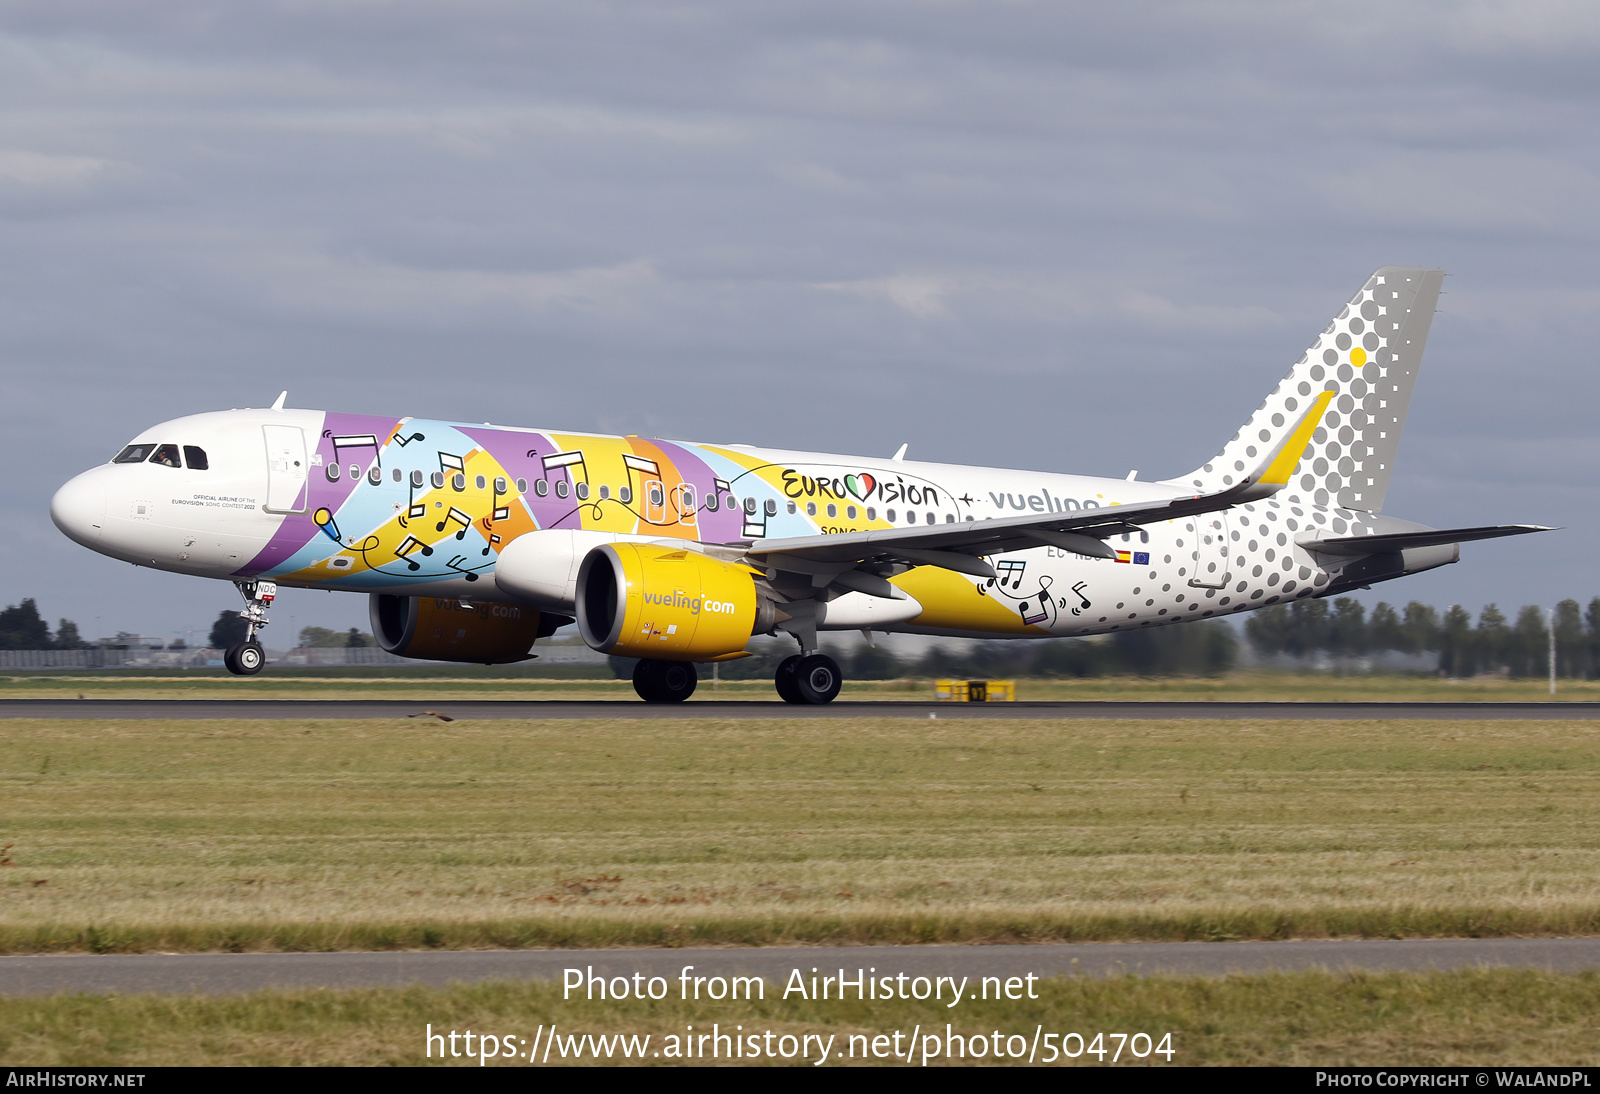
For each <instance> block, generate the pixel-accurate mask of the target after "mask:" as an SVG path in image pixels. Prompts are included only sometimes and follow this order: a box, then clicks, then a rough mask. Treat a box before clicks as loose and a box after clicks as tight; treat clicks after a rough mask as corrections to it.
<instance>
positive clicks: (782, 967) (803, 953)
mask: <svg viewBox="0 0 1600 1094" xmlns="http://www.w3.org/2000/svg"><path fill="white" fill-rule="evenodd" d="M690 966H692V968H691V969H690V971H689V973H688V975H689V976H690V977H695V976H704V977H712V976H723V977H727V976H732V975H736V974H737V975H742V976H759V977H761V978H762V979H764V980H767V981H769V982H771V983H772V984H775V985H778V986H779V987H781V986H782V985H783V984H784V983H785V982H787V980H788V979H789V976H790V974H791V973H792V972H793V971H794V970H795V969H799V970H800V972H801V974H802V976H804V977H805V978H806V980H807V982H808V983H809V980H810V977H811V973H812V970H813V969H814V970H816V972H817V974H818V975H819V976H822V975H833V976H837V975H839V973H840V970H844V974H845V975H846V976H848V977H851V978H854V977H855V976H857V975H858V970H862V969H865V970H868V971H869V972H871V973H872V975H874V976H880V977H881V976H897V975H898V974H900V973H905V974H906V975H907V976H908V977H916V976H926V977H930V978H931V977H936V976H954V977H956V978H957V979H958V980H959V979H960V978H962V977H968V978H969V979H970V982H971V984H972V986H973V988H976V987H977V986H978V985H979V984H980V983H981V978H982V977H985V976H996V977H1001V978H1002V980H1003V979H1004V978H1009V977H1026V976H1028V975H1029V974H1032V975H1034V976H1038V977H1050V976H1095V977H1106V976H1116V975H1122V974H1134V975H1141V976H1151V975H1180V976H1224V975H1227V974H1229V973H1266V972H1289V971H1294V970H1301V969H1329V970H1332V971H1354V970H1366V971H1372V972H1385V971H1405V972H1422V971H1432V970H1439V971H1443V970H1449V969H1466V968H1485V967H1505V968H1536V969H1546V970H1549V971H1552V972H1563V973H1571V972H1580V971H1583V970H1590V969H1600V938H1493V939H1478V938H1443V939H1407V940H1397V941H1389V940H1366V939H1361V940H1353V941H1321V942H1109V943H1072V944H1066V945H1048V946H817V947H801V946H794V947H772V948H763V949H671V950H643V949H640V950H466V951H445V952H439V951H427V952H403V953H262V954H226V953H224V954H113V955H105V956H93V955H55V954H51V955H43V956H24V957H0V994H4V995H53V994H56V993H58V992H88V993H92V994H104V993H108V992H116V993H119V994H132V993H151V992H155V993H163V994H167V993H178V994H184V993H198V994H202V995H226V994H233V993H237V992H247V991H257V990H260V989H263V988H371V987H404V986H408V985H424V986H432V987H443V986H445V985H448V984H452V983H479V982H483V981H489V980H513V981H529V980H556V981H561V980H562V979H563V976H564V971H565V970H567V969H578V970H582V972H583V975H584V978H585V981H586V982H587V979H588V977H589V976H590V975H594V976H599V977H605V978H608V979H609V978H612V977H618V976H623V977H628V978H630V980H631V978H632V976H633V974H634V973H640V974H642V975H643V976H644V977H645V978H646V979H648V978H649V977H652V976H660V977H662V978H664V979H666V980H667V981H668V982H669V984H670V985H671V991H672V994H673V995H674V997H676V995H677V992H678V990H679V988H678V980H679V977H680V976H682V975H683V974H684V969H685V968H686V967H690ZM768 992H769V995H770V994H771V992H772V989H771V988H769V989H768Z"/></svg>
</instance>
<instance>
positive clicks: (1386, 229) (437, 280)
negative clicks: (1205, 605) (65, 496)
mask: <svg viewBox="0 0 1600 1094" xmlns="http://www.w3.org/2000/svg"><path fill="white" fill-rule="evenodd" d="M1597 27H1600V23H1597V19H1596V16H1595V15H1594V14H1593V13H1592V11H1591V9H1590V6H1587V5H1575V4H1574V5H1565V4H1554V3H1551V4H1519V5H1490V4H1482V5H1476V6H1474V5H1455V4H1442V3H1440V4H1432V3H1416V4H1394V3H1392V2H1382V3H1379V2H1371V3H1367V2H1362V3H1355V4H1344V5H1338V6H1337V7H1334V6H1329V5H1321V4H1310V3H1305V4H1298V3H1296V4H1272V5H1261V4H1255V3H1171V4H1154V3H1149V4H1138V3H1135V4H1127V5H1098V4H1097V5H1090V4H1079V5H1057V4H1028V3H1019V4H1011V5H1002V6H996V5H992V4H982V5H979V4H963V3H889V4H873V5H863V4H859V3H851V4H844V3H803V4H802V3H788V4H763V5H723V4H712V3H701V4H607V3H581V4H580V3H572V4H541V5H537V6H533V7H525V6H521V5H505V4H490V3H464V4H453V5H449V6H440V5H435V4H423V3H390V4H369V3H349V4H339V3H330V4H318V5H314V6H310V7H307V6H305V5H300V4H250V5H215V4H202V3H142V4H141V3H132V4H130V3H117V4H103V5H95V4H88V5H71V6H65V5H59V4H44V3H37V4H28V3H23V4H12V5H8V6H7V8H6V11H5V13H4V14H3V15H0V102H4V103H5V106H4V108H0V253H4V254H5V255H6V256H7V261H6V262H4V263H0V369H4V372H5V376H6V379H7V395H8V400H7V403H6V406H5V407H3V408H0V422H3V424H4V429H5V433H6V437H7V439H8V441H10V442H11V443H12V444H13V446H14V447H15V448H16V449H17V450H19V451H20V452H22V453H23V455H22V457H21V459H22V463H23V470H22V472H21V473H19V474H18V475H15V476H13V477H11V478H10V479H9V480H8V481H7V482H6V484H5V485H4V486H3V487H0V516H3V517H4V519H5V520H6V522H7V527H8V528H11V529H14V530H15V531H14V532H13V533H12V534H10V535H8V537H6V538H5V539H3V540H0V573H3V574H5V575H6V576H5V577H4V579H3V581H0V602H12V601H15V600H16V599H17V598H19V597H21V596H29V595H33V596H38V597H39V598H40V601H41V605H42V606H43V607H44V609H45V610H46V611H47V612H48V613H50V614H51V615H53V616H55V615H61V614H66V615H71V616H75V617H77V618H79V619H80V622H85V625H86V626H89V625H90V624H89V623H87V622H86V621H87V620H88V619H90V618H92V617H93V616H94V615H96V614H97V613H98V614H105V613H106V611H107V609H106V608H104V607H103V606H104V605H106V604H115V605H116V607H115V608H114V609H112V610H114V611H125V612H126V613H127V617H126V618H122V619H119V622H118V624H117V625H118V626H129V627H132V626H138V625H149V626H154V625H156V624H155V623H143V622H141V620H142V619H145V618H149V619H159V620H167V621H168V622H167V624H166V625H169V626H177V625H178V622H179V617H180V616H184V617H185V618H187V616H185V615H184V613H190V614H192V611H193V609H192V608H191V606H190V604H189V603H188V601H189V600H190V599H192V596H190V597H183V596H177V597H175V596H174V595H173V594H172V592H171V590H172V589H173V588H175V587H184V588H191V589H193V588H194V586H193V584H192V583H191V584H190V585H183V584H182V583H179V585H177V586H175V585H173V584H172V581H171V580H169V579H166V578H156V577H154V575H150V574H147V573H143V572H139V573H134V572H132V571H128V572H126V573H124V572H123V571H124V570H126V568H125V567H124V568H121V569H118V568H117V567H115V565H114V564H111V563H109V562H104V560H101V561H96V560H94V559H93V558H91V557H90V556H88V554H87V552H83V551H81V550H80V549H78V548H76V547H74V546H72V545H71V544H69V543H67V542H66V541H64V540H62V539H61V537H60V536H59V535H58V534H57V533H56V532H55V531H54V529H53V528H51V527H50V526H49V524H48V519H47V518H46V517H45V516H44V506H45V504H46V502H47V500H48V497H49V494H50V492H51V491H52V490H53V489H54V486H55V485H56V484H57V483H59V482H60V481H61V480H63V479H65V478H66V477H68V476H69V475H70V474H71V473H73V472H74V471H76V470H78V469H80V468H81V467H83V466H86V465H87V464H89V463H92V462H95V461H98V460H100V459H104V458H105V457H106V456H107V455H109V453H110V452H111V451H113V450H114V449H115V448H116V447H117V445H119V444H120V443H121V442H122V441H123V440H125V439H126V437H127V436H128V435H131V434H132V433H133V432H135V431H136V430H138V429H140V428H142V427H143V426H145V425H146V424H149V423H151V422H154V421H158V420H161V419H164V418H169V417H173V416H176V415H178V414H181V413H188V412H192V411H198V410H203V409H211V408H214V407H218V406H224V407H225V406H235V405H248V404H256V405H260V404H261V403H264V402H266V401H268V400H270V399H271V398H272V397H273V396H274V395H276V394H277V391H278V390H279V389H280V388H283V387H288V388H289V389H290V391H291V401H292V402H294V403H297V404H299V405H317V406H327V407H330V408H335V409H344V410H354V411H370V412H378V413H397V414H399V413H430V414H438V415H441V416H447V417H457V418H461V419H465V420H475V421H478V420H483V419H484V418H493V419H495V420H504V421H509V422H515V423H521V424H535V425H553V426H561V427H567V428H598V429H609V430H615V431H619V432H655V433H662V434H666V435H678V436H689V437H705V438H717V439H726V440H741V439H743V440H756V441H763V442H770V443H774V444H782V445H789V446H794V447H812V448H831V449H837V450H843V451H862V452H892V451H893V450H894V448H895V447H897V446H898V444H899V443H900V442H901V441H910V442H911V443H912V451H913V454H914V455H918V456H921V457H923V458H928V459H941V460H952V461H971V462H981V463H993V464H1010V465H1023V466H1033V467H1041V468H1050V469H1061V470H1082V471H1087V472H1098V473H1106V474H1115V475H1121V474H1124V473H1126V471H1127V469H1128V468H1129V467H1134V466H1137V467H1139V468H1140V469H1141V470H1142V471H1143V472H1144V473H1145V474H1146V475H1160V474H1173V473H1178V472H1181V471H1183V470H1186V469H1187V468H1189V467H1191V466H1193V465H1194V464H1195V463H1197V462H1199V460H1201V459H1204V458H1205V457H1206V456H1207V455H1209V454H1210V453H1211V452H1213V451H1215V449H1216V447H1217V445H1218V443H1219V442H1220V441H1221V439H1222V438H1224V437H1226V436H1227V435H1229V434H1230V433H1231V432H1232V431H1233V430H1234V429H1235V428H1236V427H1237V425H1238V423H1239V422H1240V421H1242V420H1243V419H1244V417H1245V416H1246V415H1247V413H1248V411H1249V410H1250V408H1252V407H1254V406H1255V405H1256V404H1257V403H1258V402H1259V401H1260V398H1261V396H1262V394H1263V393H1264V392H1265V391H1266V390H1267V389H1268V388H1270V387H1271V386H1272V385H1273V384H1274V383H1275V382H1276V381H1277V379H1278V377H1279V376H1281V375H1282V373H1283V372H1284V371H1285V369H1286V368H1287V367H1288V365H1289V364H1290V362H1292V361H1293V360H1295V359H1296V358H1297V357H1298V356H1299V354H1300V353H1301V351H1302V350H1303V349H1304V348H1305V347H1306V346H1307V345H1308V344H1309V343H1310V342H1311V340H1312V339H1313V338H1314V337H1315V335H1316V333H1317V332H1318V331H1319V330H1321V329H1322V327H1323V326H1324V325H1325V324H1326V323H1327V321H1328V319H1329V318H1330V317H1331V315H1332V314H1333V312H1334V311H1336V310H1337V309H1338V307H1339V306H1340V305H1341V304H1342V303H1343V302H1344V301H1345V300H1346V299H1347V298H1348V296H1349V294H1350V291H1351V290H1352V289H1353V288H1354V287H1355V286H1356V285H1357V284H1358V283H1359V282H1360V281H1361V279H1362V278H1364V277H1365V276H1366V274H1367V273H1368V272H1369V271H1370V270H1371V269H1372V268H1373V267H1375V266H1377V265H1379V264H1381V263H1385V262H1392V261H1399V262H1419V263H1424V264H1431V265H1439V266H1443V267H1445V268H1447V269H1450V270H1451V272H1452V275H1453V276H1452V277H1451V279H1450V280H1449V282H1448V283H1447V290H1448V292H1449V295H1447V296H1446V297H1445V298H1444V304H1443V306H1442V308H1441V315H1440V317H1439V320H1438V322H1437V323H1436V325H1435V329H1434V334H1433V337H1432V339H1431V341H1430V347H1429V353H1428V357H1427V360H1426V364H1425V369H1424V374H1423V378H1422V381H1421V384H1420V385H1419V389H1418V394H1417V398H1416V402H1415V404H1414V406H1413V413H1412V418H1411V423H1410V426H1409V431H1408V436H1407V439H1406V441H1405V443H1404V445H1403V446H1402V449H1401V454H1400V467H1399V470H1398V473H1397V477H1396V482H1395V485H1394V488H1393V489H1392V490H1391V492H1390V502H1389V508H1390V510H1391V511H1394V512H1396V513H1399V514H1401V515H1407V516H1414V517H1416V518H1417V519H1422V520H1427V521H1430V522H1433V523H1440V524H1444V523H1481V522H1483V521H1493V520H1534V521H1544V522H1548V523H1570V524H1575V525H1577V527H1576V528H1575V530H1574V531H1573V532H1571V533H1565V534H1563V538H1557V537H1555V536H1551V537H1546V542H1542V543H1540V544H1539V545H1538V547H1537V548H1536V551H1537V557H1538V558H1539V560H1540V562H1539V565H1538V566H1534V567H1526V566H1518V565H1516V564H1515V562H1516V561H1517V560H1518V559H1520V558H1523V557H1526V556H1525V555H1524V554H1522V553H1521V552H1525V551H1528V550H1534V549H1531V548H1528V547H1527V546H1526V545H1522V546H1520V547H1518V548H1515V549H1513V548H1504V547H1481V548H1478V549H1477V552H1474V551H1470V550H1469V551H1468V552H1467V559H1468V562H1467V564H1464V565H1463V566H1460V567H1455V568H1452V569H1450V570H1448V571H1446V572H1444V573H1441V574H1439V575H1432V576H1430V577H1429V579H1428V581H1429V584H1428V585H1427V586H1425V588H1427V589H1442V590H1447V591H1446V592H1442V593H1436V594H1435V593H1430V594H1428V595H1438V596H1450V597H1454V598H1456V599H1462V600H1465V601H1468V602H1472V603H1477V602H1480V601H1482V600H1488V599H1496V600H1499V601H1500V602H1501V603H1502V604H1504V603H1508V602H1519V603H1520V602H1525V601H1531V600H1534V599H1543V600H1548V599H1549V598H1550V597H1551V596H1552V595H1555V594H1557V593H1559V594H1560V595H1569V594H1570V595H1579V594H1584V595H1588V594H1589V593H1590V592H1591V591H1594V592H1600V589H1595V590H1590V589H1588V587H1587V585H1586V583H1587V582H1589V581H1590V580H1591V579H1590V578H1589V576H1588V573H1589V565H1588V560H1587V558H1586V556H1585V553H1584V551H1583V549H1582V547H1581V546H1580V545H1581V544H1582V543H1584V542H1587V540H1588V539H1589V538H1592V536H1593V534H1594V533H1595V532H1596V531H1600V529H1597V528H1596V527H1594V525H1595V523H1596V522H1597V520H1600V518H1590V517H1589V516H1587V515H1586V514H1588V513H1593V512H1595V511H1596V506H1595V505H1594V504H1593V502H1594V501H1595V500H1596V499H1595V498H1594V488H1593V485H1592V483H1591V481H1590V480H1591V476H1590V474H1589V473H1588V471H1587V467H1588V466H1589V465H1590V462H1591V461H1589V460H1588V458H1587V455H1586V453H1587V451H1588V449H1587V447H1585V446H1587V445H1588V444H1589V443H1590V442H1591V439H1592V437H1593V427H1592V424H1591V423H1590V422H1589V421H1588V420H1587V418H1588V412H1587V410H1586V407H1587V406H1589V405H1592V403H1593V401H1594V397H1595V395H1596V394H1597V392H1596V390H1595V388H1596V383H1595V381H1594V379H1593V375H1594V369H1593V360H1592V352H1591V351H1590V349H1589V345H1590V343H1591V340H1592V336H1591V334H1590V333H1589V332H1590V329H1591V328H1592V325H1593V315H1594V309H1595V305H1596V301H1597V300H1600V270H1597V269H1596V265H1595V262H1594V260H1593V257H1592V254H1593V241H1594V237H1595V234H1596V228H1597V226H1600V225H1597V213H1596V210H1595V203H1594V202H1593V200H1592V195H1593V193H1594V191H1595V176H1596V171H1597V164H1596V151H1595V150H1596V149H1597V148H1600V141H1597V140H1596V137H1597V136H1600V134H1597V133H1596V126H1597V124H1600V123H1597V118H1600V111H1597V110H1596V109H1595V108H1596V105H1597V103H1596V88H1595V79H1596V75H1595V74H1596V73H1597V72H1600V65H1597V64H1596V63H1595V62H1596V60H1597V56H1596V55H1597V53H1600V30H1597ZM1547 510H1550V511H1547ZM1478 552H1482V557H1483V558H1485V559H1486V560H1487V561H1485V562H1484V563H1482V564H1481V565H1480V564H1479V563H1477V562H1475V561H1474V559H1475V558H1476V557H1478ZM1496 552H1498V553H1496ZM1491 586H1492V587H1493V591H1492V592H1486V591H1485V590H1486V589H1489V588H1490V587H1491ZM200 590H201V592H203V594H204V595H209V596H211V597H212V599H213V600H214V601H215V602H216V603H217V606H218V607H221V606H227V604H228V603H229V602H230V599H229V598H231V596H232V593H231V591H230V590H227V589H226V588H225V587H220V586H219V587H217V588H215V589H213V588H211V587H209V586H201V587H200ZM1449 590H1453V591H1449ZM224 594H226V595H224ZM193 595H200V593H195V594H193ZM1373 595H1388V596H1395V595H1398V596H1402V597H1405V596H1410V595H1423V593H1422V592H1421V591H1418V592H1416V593H1413V592H1412V591H1411V587H1409V586H1408V587H1404V588H1402V587H1399V586H1395V587H1391V588H1389V589H1384V590H1378V591H1377V592H1376V593H1375V594H1373ZM324 602H325V603H327V604H328V607H327V608H325V609H321V610H325V611H327V612H330V613H343V614H342V615H339V616H338V618H334V617H333V616H332V615H330V616H329V617H328V618H327V621H328V622H329V623H335V622H338V623H341V624H342V625H353V624H354V623H359V622H360V621H361V615H360V612H361V607H360V604H359V603H358V602H356V601H355V599H354V598H338V597H332V598H322V599H321V600H318V601H317V603H319V604H320V603H324ZM210 603H211V602H210V601H208V602H207V604H208V609H207V612H206V613H205V614H207V615H210V614H214V610H215V609H212V608H209V604H210ZM335 605H338V606H337V607H335ZM308 610H310V609H308ZM320 621H321V620H319V619H304V618H303V619H302V620H301V622H302V623H306V622H320ZM107 625H108V626H109V621H108V624H107Z"/></svg>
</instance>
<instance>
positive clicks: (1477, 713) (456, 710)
mask: <svg viewBox="0 0 1600 1094" xmlns="http://www.w3.org/2000/svg"><path fill="white" fill-rule="evenodd" d="M426 717H432V718H436V719H440V720H444V721H458V720H468V719H477V718H489V719H507V718H512V719H523V720H541V719H550V718H580V719H581V718H669V719H671V718H688V719H695V718H921V719H939V718H1034V719H1061V718H1117V719H1123V720H1130V719H1132V720H1137V719H1150V720H1155V719H1172V718H1212V719H1224V720H1233V721H1237V720H1250V719H1263V720H1273V719H1279V720H1282V719H1290V720H1306V719H1316V720H1341V719H1386V720H1387V719H1396V718H1411V719H1424V720H1439V721H1480V720H1485V719H1514V720H1518V721H1525V720H1549V719H1559V720H1562V721H1566V720H1580V721H1581V720H1600V703H1562V702H1550V703H1323V702H1305V703H1231V702H1216V703H1205V702H1199V703H1185V702H1116V701H1111V702H1055V703H929V702H894V701H884V702H833V703H829V704H827V705H826V706H795V705H791V704H789V703H784V702H776V701H774V702H752V701H748V700H716V699H711V700H706V701H704V702H701V701H691V702H687V703H639V702H631V701H626V700H589V701H569V700H554V699H547V700H538V699H531V700H522V699H502V700H472V699H468V700H449V699H439V700H429V699H0V718H81V719H94V720H102V721H103V720H107V719H144V718H166V719H179V718H256V719H260V718H265V719H278V718H328V719H350V718H362V719H370V718H426Z"/></svg>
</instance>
